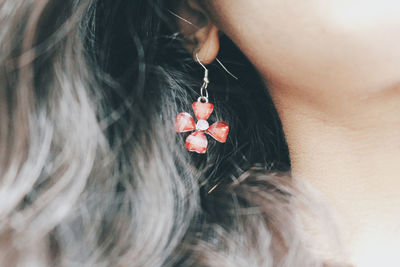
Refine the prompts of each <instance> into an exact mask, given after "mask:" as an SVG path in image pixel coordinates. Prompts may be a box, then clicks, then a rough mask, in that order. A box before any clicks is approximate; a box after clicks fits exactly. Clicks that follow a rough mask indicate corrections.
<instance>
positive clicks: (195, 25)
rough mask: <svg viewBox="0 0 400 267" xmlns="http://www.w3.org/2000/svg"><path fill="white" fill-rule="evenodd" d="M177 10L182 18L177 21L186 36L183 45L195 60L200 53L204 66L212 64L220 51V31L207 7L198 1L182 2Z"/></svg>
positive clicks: (184, 0)
mask: <svg viewBox="0 0 400 267" xmlns="http://www.w3.org/2000/svg"><path fill="white" fill-rule="evenodd" d="M200 1H203V0H200ZM175 10H176V13H177V15H178V16H179V17H180V18H179V17H177V18H176V21H177V25H178V28H179V31H180V32H181V33H182V34H183V36H184V41H183V45H184V46H185V48H186V49H187V50H188V51H189V52H190V53H191V54H192V55H193V59H194V60H196V53H198V56H199V59H200V61H201V62H202V63H203V64H210V63H211V62H212V61H214V60H215V58H216V57H217V54H218V51H219V29H218V28H217V26H216V25H215V24H214V23H213V22H212V21H211V20H210V18H209V16H208V15H207V12H206V10H205V7H204V6H203V5H200V4H199V2H198V0H188V1H186V0H182V1H180V2H179V4H178V5H177V7H176V9H175Z"/></svg>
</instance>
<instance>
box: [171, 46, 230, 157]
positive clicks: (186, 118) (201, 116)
mask: <svg viewBox="0 0 400 267" xmlns="http://www.w3.org/2000/svg"><path fill="white" fill-rule="evenodd" d="M196 59H197V62H198V63H199V64H200V65H201V66H202V67H203V68H204V70H205V74H204V83H203V86H202V87H201V89H200V95H201V96H200V97H199V98H198V99H197V101H196V102H194V103H193V104H192V107H193V112H194V115H195V116H196V119H197V123H195V121H194V119H193V117H192V116H191V115H190V114H189V113H187V112H182V113H179V114H178V116H177V117H176V122H175V131H177V132H179V133H184V132H191V131H195V132H194V133H192V134H190V135H189V136H188V137H187V138H186V148H187V149H188V150H189V151H192V152H197V153H199V154H204V153H206V151H207V146H208V141H207V137H206V135H205V133H207V134H209V135H210V136H212V137H213V138H214V139H215V140H217V141H219V142H221V143H225V142H226V139H227V138H228V133H229V126H228V123H226V122H225V121H217V122H215V123H214V124H212V125H211V126H210V125H209V124H208V122H207V119H208V118H209V117H210V115H211V113H212V112H213V111H214V105H213V104H211V103H209V102H208V91H207V87H208V84H209V83H210V81H209V80H208V69H207V68H206V67H205V66H204V65H203V64H202V63H201V61H200V59H199V56H198V54H196ZM220 64H221V63H220ZM222 66H223V65H222Z"/></svg>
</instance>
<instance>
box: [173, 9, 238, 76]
mask: <svg viewBox="0 0 400 267" xmlns="http://www.w3.org/2000/svg"><path fill="white" fill-rule="evenodd" d="M168 12H169V13H171V14H172V15H173V16H175V17H177V18H178V19H180V20H182V21H184V22H186V23H188V24H190V25H192V26H193V27H195V28H196V29H200V27H198V26H196V25H195V24H193V23H192V22H190V21H189V20H187V19H185V18H183V17H181V16H179V15H178V14H176V13H175V12H172V11H171V10H168ZM196 57H197V61H198V62H199V63H200V65H201V66H202V67H203V68H204V69H205V70H207V68H206V67H205V66H204V65H203V63H201V62H200V60H199V58H198V56H197V53H196ZM215 60H216V61H217V62H218V64H219V65H221V67H222V68H223V69H224V70H225V71H226V73H228V74H229V75H230V76H231V77H232V78H234V79H235V80H239V78H238V77H236V76H235V75H233V73H232V72H230V71H229V70H228V69H227V68H226V67H225V66H224V64H222V62H221V61H220V60H219V59H218V57H217V58H215ZM207 72H208V70H207Z"/></svg>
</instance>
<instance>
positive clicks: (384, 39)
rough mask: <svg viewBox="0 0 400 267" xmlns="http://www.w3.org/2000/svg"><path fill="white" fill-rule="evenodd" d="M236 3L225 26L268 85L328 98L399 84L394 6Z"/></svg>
mask: <svg viewBox="0 0 400 267" xmlns="http://www.w3.org/2000/svg"><path fill="white" fill-rule="evenodd" d="M221 2H224V1H221ZM237 2H243V3H242V8H241V9H239V8H238V7H237V8H235V7H232V8H231V9H230V11H229V12H230V13H226V14H225V15H224V17H223V18H224V19H226V20H228V21H229V24H225V25H224V26H226V28H227V31H228V32H229V34H230V35H231V36H232V38H233V39H234V41H235V42H236V43H237V44H238V45H239V47H240V48H241V49H242V50H243V51H244V52H245V54H246V55H247V56H248V57H249V58H250V60H251V61H252V62H253V63H254V64H255V65H256V67H257V68H258V69H259V71H260V72H261V73H263V74H264V76H266V77H268V79H269V80H272V81H273V82H276V83H284V84H286V85H289V86H288V87H291V88H297V89H299V90H305V91H310V90H312V91H313V93H314V94H315V93H316V92H318V91H320V92H321V93H324V94H326V95H327V96H329V97H330V96H331V95H329V94H331V93H342V92H340V91H341V90H342V91H346V93H347V94H348V93H354V94H365V92H373V91H374V90H376V89H382V88H386V87H392V86H394V85H395V84H396V83H399V82H400V1H398V0H380V1H378V0H362V1H361V0H329V1H322V0H304V1H298V0H286V1H281V0H279V1H278V0H274V1H272V0H262V1H261V0H259V1H247V2H246V3H247V4H244V1H240V0H237ZM226 9H227V10H229V7H226ZM232 18H233V19H232ZM301 93H302V94H303V93H304V92H301Z"/></svg>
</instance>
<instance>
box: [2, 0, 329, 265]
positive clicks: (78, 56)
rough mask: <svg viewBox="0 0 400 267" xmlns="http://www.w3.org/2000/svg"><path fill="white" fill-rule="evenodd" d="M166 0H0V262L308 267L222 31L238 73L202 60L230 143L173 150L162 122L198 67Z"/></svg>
mask: <svg viewBox="0 0 400 267" xmlns="http://www.w3.org/2000/svg"><path fill="white" fill-rule="evenodd" d="M170 7H171V3H168V2H167V1H162V0H130V1H126V0H113V1H109V0H74V1H61V0H40V1H36V0H18V1H16V0H2V1H0V25H1V27H0V68H1V74H0V75H1V78H0V88H1V91H0V92H1V97H0V109H1V112H0V179H1V180H0V203H1V205H0V226H1V228H0V235H1V236H2V239H1V240H2V241H3V242H2V245H1V249H0V257H1V262H3V263H4V264H5V263H7V264H6V266H30V267H31V266H294V264H295V265H296V264H297V265H296V266H322V265H319V263H318V262H313V261H312V259H311V257H304V256H303V257H300V256H298V255H300V254H301V253H300V252H299V251H301V250H302V248H301V242H300V241H299V240H298V239H296V236H295V235H294V234H293V235H292V234H291V233H294V232H293V231H294V229H295V228H296V226H295V222H294V221H293V220H292V219H291V218H292V217H291V216H294V215H293V214H294V210H293V207H292V206H291V203H292V198H293V192H294V191H295V187H294V183H292V181H291V178H290V175H289V170H290V160H289V156H288V148H287V145H286V142H285V138H284V134H283V131H282V127H281V123H280V120H279V117H278V115H277V112H276V110H275V108H274V105H273V102H272V100H271V98H270V96H269V94H268V90H267V88H265V85H264V83H263V82H262V79H261V78H260V76H259V74H258V73H257V71H256V70H255V69H254V68H253V66H252V65H251V64H250V63H249V61H248V60H247V59H246V58H245V57H244V56H243V54H242V53H241V52H240V51H239V50H238V49H237V48H236V46H235V45H234V44H233V43H232V42H231V41H230V40H229V38H227V37H226V36H224V37H223V38H222V45H221V53H220V54H219V57H220V58H221V59H222V60H223V62H224V63H225V64H227V65H228V66H229V69H230V70H231V71H232V72H234V73H235V74H237V75H238V76H239V81H235V80H233V79H231V78H230V77H229V76H227V75H226V73H225V72H224V71H223V70H222V69H221V68H220V67H219V66H218V65H216V64H211V65H210V66H209V68H210V74H211V77H210V80H211V81H212V83H211V85H210V86H211V87H210V93H211V99H212V102H213V103H215V104H216V111H215V113H214V114H213V115H212V116H214V119H219V118H223V119H224V120H226V121H228V122H229V124H230V126H231V133H230V136H229V139H228V141H227V143H226V144H224V145H220V144H214V143H211V144H210V148H209V152H208V153H207V154H206V155H197V154H191V153H189V152H187V151H185V150H184V147H183V136H180V135H176V133H175V132H174V130H173V123H174V119H175V116H176V115H177V114H178V113H179V112H181V111H184V110H189V108H190V106H191V102H192V101H193V99H196V98H197V96H198V95H197V94H198V89H199V87H200V85H201V82H202V79H201V75H202V69H201V67H200V66H198V65H197V64H196V63H195V62H193V59H192V56H191V55H190V54H189V53H188V52H187V51H186V50H185V49H184V48H183V46H182V42H181V41H182V40H181V38H182V37H181V35H180V34H179V33H178V32H177V28H176V21H175V19H176V18H175V17H173V16H171V13H170V12H168V10H169V8H170ZM296 242H297V243H296ZM288 255H292V256H291V257H289V256H288ZM296 255H297V256H296ZM303 255H306V252H304V253H303ZM300 258H301V260H300ZM302 263H304V264H303V265H302ZM312 264H314V265H312Z"/></svg>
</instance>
